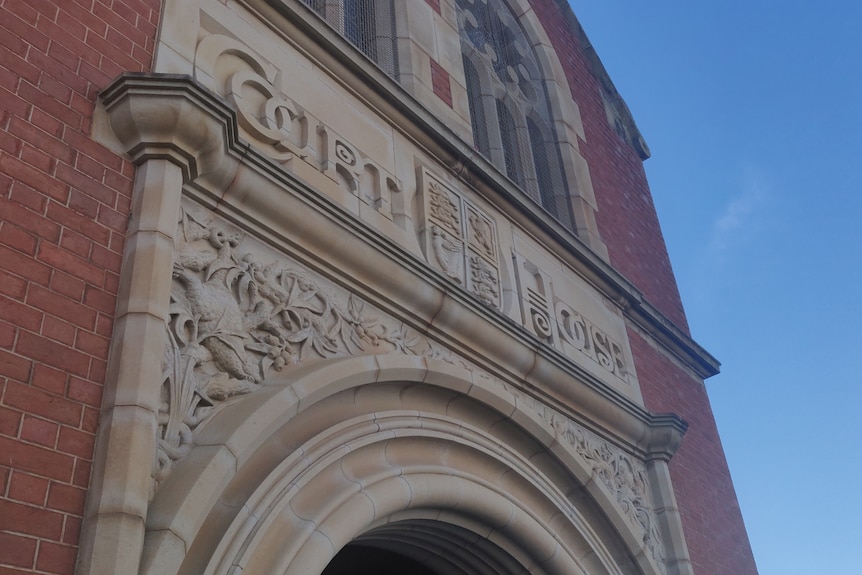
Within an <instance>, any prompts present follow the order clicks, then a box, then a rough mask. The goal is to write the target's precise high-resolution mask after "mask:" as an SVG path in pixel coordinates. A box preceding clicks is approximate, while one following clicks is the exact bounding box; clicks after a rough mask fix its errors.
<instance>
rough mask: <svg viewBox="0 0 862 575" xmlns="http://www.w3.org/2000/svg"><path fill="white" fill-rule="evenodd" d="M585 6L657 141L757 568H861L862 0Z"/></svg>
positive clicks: (688, 296)
mask: <svg viewBox="0 0 862 575" xmlns="http://www.w3.org/2000/svg"><path fill="white" fill-rule="evenodd" d="M571 4H572V6H573V8H574V10H575V14H577V16H578V18H579V20H580V21H581V24H582V25H583V27H584V29H585V30H586V33H587V35H588V36H589V38H590V40H591V41H592V43H593V45H594V46H595V47H596V50H597V52H598V54H599V57H600V58H601V59H602V61H603V63H604V64H605V67H606V68H607V70H608V72H609V74H610V76H611V78H612V79H613V81H614V83H615V85H616V87H617V89H618V90H619V92H620V93H621V94H622V96H623V98H624V99H625V101H626V103H627V104H628V105H629V108H630V109H631V111H632V113H633V115H634V118H635V121H636V122H637V124H638V126H639V128H640V129H641V132H642V133H643V135H644V138H645V139H646V141H647V143H648V144H649V146H650V148H651V150H652V154H653V157H652V158H651V159H649V160H647V162H646V169H647V175H648V177H649V180H650V187H651V188H652V193H653V196H654V198H655V202H656V206H657V208H658V212H659V217H660V219H661V223H662V228H663V231H664V235H665V240H666V241H667V244H668V249H669V251H670V256H671V260H672V262H673V265H674V271H675V272H676V276H677V281H678V282H679V285H680V290H681V292H682V298H683V303H684V304H685V307H686V311H687V313H688V317H689V322H690V324H691V329H692V333H693V335H694V338H695V339H696V340H697V341H698V343H700V344H701V345H704V346H705V347H706V348H707V349H708V350H709V351H710V352H711V353H712V354H713V355H715V356H716V357H718V359H719V360H720V361H721V362H722V364H723V365H722V373H721V374H720V375H718V376H716V377H714V378H711V379H710V380H708V381H707V388H708V390H709V394H710V397H711V400H712V406H713V411H714V412H715V416H716V419H717V421H718V427H719V431H720V433H721V436H722V441H723V444H724V449H725V452H726V454H727V458H728V461H729V463H730V468H731V473H732V474H733V478H734V482H735V485H736V490H737V495H738V497H739V500H740V505H741V507H742V512H743V516H744V518H745V522H746V526H747V529H748V534H749V537H750V540H751V543H752V547H753V549H754V555H755V559H756V560H757V563H758V567H759V570H760V573H761V575H797V574H798V575H812V574H813V575H821V574H829V575H832V574H835V575H845V574H851V575H852V574H856V573H862V567H860V563H859V561H858V553H859V549H860V541H862V513H860V512H862V375H860V371H862V370H860V359H862V335H860V334H862V303H860V296H862V2H860V1H859V0H855V1H845V0H833V1H832V2H816V1H813V0H806V1H800V0H784V1H779V0H748V1H741V0H721V1H709V0H701V1H691V0H687V1H686V0H663V1H661V2H633V1H631V0H625V1H624V0H600V1H595V0H592V1H588V0H571Z"/></svg>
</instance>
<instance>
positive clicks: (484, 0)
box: [456, 0, 572, 228]
mask: <svg viewBox="0 0 862 575" xmlns="http://www.w3.org/2000/svg"><path fill="white" fill-rule="evenodd" d="M456 6H457V9H458V28H459V34H460V37H461V55H462V59H463V62H464V75H465V80H466V86H465V87H466V90H467V99H468V105H469V106H470V121H471V128H472V132H473V141H474V146H475V148H476V150H477V151H478V152H479V153H480V154H482V155H483V156H485V157H486V158H487V159H488V160H489V161H490V162H491V163H492V164H494V165H495V166H496V167H497V168H499V169H500V170H501V171H502V172H503V173H505V174H506V175H507V176H508V177H509V179H510V180H512V181H513V182H514V183H515V184H517V185H518V186H519V187H520V188H521V189H522V190H523V191H524V192H526V193H527V194H528V195H529V196H530V197H531V198H533V200H534V201H536V202H537V203H538V204H539V205H541V206H542V207H543V208H544V209H545V210H546V211H547V212H548V213H549V214H551V215H552V216H553V217H554V218H555V219H557V220H558V221H560V222H561V223H563V224H564V225H566V226H567V227H569V228H571V227H572V222H571V215H570V214H571V210H570V208H569V204H568V197H567V194H566V193H565V189H566V187H565V181H564V177H563V172H562V166H561V160H560V155H559V149H558V146H557V145H556V138H555V137H554V128H553V120H552V116H551V109H550V105H549V100H548V93H547V89H546V86H545V82H544V80H543V79H542V75H541V73H540V68H539V65H538V62H537V60H536V55H535V54H534V53H533V49H532V46H531V43H530V42H529V40H528V39H527V36H526V34H525V33H524V31H523V30H522V28H521V26H520V24H519V22H518V20H517V18H516V17H515V16H514V14H513V13H512V11H511V10H510V9H509V7H508V6H507V5H506V3H505V2H503V1H502V0H456Z"/></svg>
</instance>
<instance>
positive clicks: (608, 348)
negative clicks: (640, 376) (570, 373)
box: [515, 252, 630, 383]
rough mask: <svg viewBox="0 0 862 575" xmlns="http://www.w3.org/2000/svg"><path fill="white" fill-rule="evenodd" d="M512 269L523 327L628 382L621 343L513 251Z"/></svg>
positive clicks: (560, 348)
mask: <svg viewBox="0 0 862 575" xmlns="http://www.w3.org/2000/svg"><path fill="white" fill-rule="evenodd" d="M515 270H516V274H517V280H518V289H519V291H520V293H521V306H522V311H523V315H524V325H525V327H526V328H527V329H529V330H530V331H531V332H533V333H534V334H535V335H536V337H538V338H539V339H541V340H542V341H544V342H545V343H547V344H549V345H552V346H554V347H555V348H557V349H559V350H560V351H562V352H563V353H565V354H566V355H568V356H570V357H573V358H580V357H587V358H589V359H590V360H592V361H593V362H595V363H596V364H598V365H599V366H601V367H602V368H603V369H604V370H605V371H607V372H608V373H611V374H613V375H615V376H616V377H618V378H619V379H621V380H623V381H625V382H627V383H628V382H629V375H630V374H629V369H628V365H627V361H626V353H625V351H624V348H623V346H622V344H621V343H619V342H617V341H615V340H614V339H613V338H612V337H611V336H610V335H608V334H607V333H606V332H605V331H604V330H602V329H601V328H599V327H597V326H596V325H595V324H594V323H593V322H591V321H590V320H588V319H587V318H586V317H585V316H584V315H583V314H582V313H580V312H578V311H576V310H575V308H574V307H572V306H571V305H569V304H568V303H567V302H565V301H563V300H562V299H561V298H560V297H558V295H557V294H556V293H555V292H554V289H553V284H552V282H551V280H550V278H549V277H548V275H547V274H546V273H545V272H544V271H542V270H541V269H540V268H539V267H537V266H536V265H534V264H533V263H532V262H530V261H529V260H528V259H526V258H525V257H524V256H522V255H521V254H519V253H517V252H516V253H515Z"/></svg>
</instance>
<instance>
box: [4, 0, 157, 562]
mask: <svg viewBox="0 0 862 575" xmlns="http://www.w3.org/2000/svg"><path fill="white" fill-rule="evenodd" d="M160 10H161V1H160V0H113V1H108V0H74V1H73V0H53V1H50V0H38V1H27V0H0V574H3V575H6V574H12V573H25V572H26V573H30V572H38V573H72V572H73V569H74V563H75V557H76V552H77V547H76V546H77V542H78V532H79V529H80V525H81V516H82V513H83V510H84V499H85V496H86V487H87V485H88V482H89V475H90V466H91V461H92V457H93V443H94V433H95V431H96V425H97V421H98V409H99V404H100V401H101V396H102V386H103V384H104V378H105V364H106V360H107V355H108V343H109V341H110V336H111V328H112V325H113V314H114V306H115V300H116V293H117V283H118V278H119V272H120V260H121V254H122V250H123V238H124V232H125V227H126V221H127V218H128V214H129V206H130V194H131V189H132V176H133V173H134V169H133V167H132V166H131V165H130V164H128V163H126V162H125V161H123V160H122V159H121V158H119V157H117V156H116V155H114V154H112V153H111V152H109V151H108V150H106V149H104V148H102V147H101V146H99V145H97V144H96V143H94V142H93V141H92V140H91V139H90V137H89V132H90V127H91V120H92V114H93V105H94V101H95V98H96V94H97V93H98V91H99V89H100V88H101V87H103V86H105V85H106V84H107V83H108V82H109V81H110V80H111V79H112V78H114V77H115V76H117V75H118V74H119V73H120V72H122V71H124V70H146V69H149V67H150V66H151V61H152V55H153V47H154V39H155V33H156V27H157V25H158V19H159V15H160Z"/></svg>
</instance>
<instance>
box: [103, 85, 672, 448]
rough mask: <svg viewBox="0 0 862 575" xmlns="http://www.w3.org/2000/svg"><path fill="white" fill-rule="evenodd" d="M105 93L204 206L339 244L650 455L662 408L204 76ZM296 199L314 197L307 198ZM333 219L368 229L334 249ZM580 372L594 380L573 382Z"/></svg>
mask: <svg viewBox="0 0 862 575" xmlns="http://www.w3.org/2000/svg"><path fill="white" fill-rule="evenodd" d="M101 100H102V105H103V106H104V112H105V115H106V116H107V118H108V121H109V124H110V126H111V128H112V130H113V132H114V133H115V134H116V137H117V138H118V139H119V141H120V144H121V146H122V149H124V150H128V154H129V155H130V156H131V157H132V159H133V161H134V162H135V163H137V164H144V163H146V162H147V161H149V160H152V159H167V160H169V161H171V162H173V163H176V164H178V165H180V167H181V170H182V173H183V182H182V185H183V187H184V188H185V189H186V190H187V192H189V193H192V194H194V195H195V196H196V197H197V198H198V200H199V201H200V202H202V203H203V205H204V206H207V207H210V208H211V209H215V211H216V213H218V214H219V215H221V216H222V217H225V218H227V219H228V220H229V221H232V222H242V223H243V226H251V227H252V228H255V229H257V230H259V232H260V233H262V234H263V235H264V236H266V237H269V238H271V239H274V241H276V242H278V243H280V244H282V245H285V246H289V247H290V248H291V249H292V250H295V252H296V253H297V255H298V256H303V255H306V256H309V257H311V261H315V260H317V258H316V257H315V256H314V254H316V253H328V254H329V268H330V270H331V273H337V272H336V271H335V270H341V271H342V272H344V273H343V275H342V276H341V277H342V280H343V281H344V282H346V283H345V285H350V283H351V280H350V278H351V277H359V278H364V277H373V278H375V282H376V285H375V286H374V288H375V292H374V293H372V292H364V293H367V295H368V296H369V297H372V299H373V300H379V301H383V302H389V303H388V305H390V306H392V307H393V309H398V310H400V311H399V313H401V314H405V316H404V317H405V318H406V319H408V320H409V321H410V322H411V323H413V325H416V326H422V329H423V330H427V331H428V333H429V334H433V335H434V339H436V340H438V341H439V342H440V343H442V344H445V345H446V346H447V347H449V348H451V349H454V350H460V351H461V352H462V353H465V354H466V356H465V357H466V359H468V360H470V361H474V362H478V363H479V364H484V366H485V367H486V368H490V369H492V370H494V371H499V372H501V373H507V374H508V376H509V377H514V378H515V379H520V380H521V381H526V382H527V383H528V384H530V385H533V386H535V387H536V388H537V389H541V390H542V391H543V392H544V393H547V394H548V395H549V397H552V398H557V400H556V401H557V403H558V404H559V405H580V406H582V408H583V409H582V412H583V413H591V414H595V415H594V417H593V418H592V423H594V424H596V425H598V426H599V427H602V428H605V429H614V430H615V433H616V435H617V436H618V437H620V438H631V439H630V440H629V441H631V442H632V445H633V446H636V447H634V449H635V450H636V451H639V452H641V453H642V454H643V455H644V456H645V457H648V456H650V455H649V454H650V453H651V449H652V448H650V447H646V443H644V442H645V441H646V442H647V443H648V442H649V440H648V439H647V438H649V437H651V436H652V433H653V432H652V431H650V430H651V429H652V427H653V425H652V421H653V418H654V417H655V415H654V414H651V413H649V412H648V411H646V410H645V409H644V408H643V407H641V406H639V405H637V404H635V403H634V402H632V401H631V400H629V399H627V398H625V397H623V396H622V395H620V394H619V393H618V392H616V391H615V390H613V389H611V388H610V387H609V386H607V385H606V384H604V383H603V382H601V381H599V380H597V379H596V378H595V377H594V376H592V375H591V374H590V373H588V372H586V371H585V370H584V369H583V368H581V367H579V366H578V365H577V364H576V363H574V362H573V361H572V360H570V359H568V358H567V357H566V356H564V355H563V354H562V353H560V352H559V351H557V350H555V349H553V348H551V347H549V346H543V345H539V344H537V342H536V340H535V338H534V336H532V335H530V334H529V333H528V332H527V331H526V330H525V329H523V328H522V327H521V326H518V325H517V324H515V323H514V322H512V321H511V320H509V319H508V318H505V317H503V316H502V315H501V314H499V313H497V312H495V311H494V310H493V309H492V308H490V307H489V306H487V305H485V304H484V303H482V302H481V301H480V300H479V299H477V298H475V297H471V296H469V294H468V293H467V292H466V291H462V290H455V289H453V288H452V285H451V283H450V282H446V281H442V278H441V277H440V276H439V274H438V273H437V272H435V271H433V270H431V269H430V268H429V267H428V265H427V264H426V263H424V262H422V261H420V260H418V259H417V258H416V257H415V256H413V255H412V254H410V253H407V252H405V251H404V250H403V249H402V248H401V247H400V246H399V245H397V244H395V243H394V242H391V241H390V240H389V239H388V238H386V237H384V236H382V235H380V234H379V233H377V232H376V231H374V230H373V229H370V228H368V227H367V226H364V225H363V224H362V223H361V222H359V221H358V220H356V218H355V217H353V216H352V215H351V214H349V213H346V212H345V211H344V210H342V209H341V208H340V207H339V206H337V205H334V204H333V203H332V202H331V201H329V200H328V199H327V198H325V197H324V196H321V195H320V194H318V193H317V192H316V191H315V190H313V189H310V188H308V187H307V186H305V185H304V184H303V183H302V182H301V181H299V180H297V179H296V178H294V177H293V176H291V175H290V174H289V173H287V172H286V171H284V170H283V169H281V168H280V167H279V166H278V165H277V164H274V163H273V162H272V161H271V160H270V159H269V158H266V157H265V156H263V155H262V154H260V153H258V152H256V150H254V149H253V148H250V147H249V145H248V144H246V143H244V142H242V141H241V140H239V138H238V135H237V130H236V116H235V113H234V112H233V110H232V109H231V107H230V106H229V105H228V104H227V103H226V102H225V101H224V100H222V99H220V98H218V97H216V96H214V95H212V94H211V93H209V92H208V91H207V90H206V89H204V88H202V87H200V85H199V84H197V83H196V82H195V81H194V80H193V79H191V78H189V77H186V76H176V75H160V74H155V75H145V74H125V75H123V76H121V77H120V78H119V79H118V80H116V81H115V82H114V83H113V84H111V85H110V86H109V87H108V88H106V90H105V91H104V92H103V95H102V97H101ZM283 190H290V194H289V195H285V192H284V191H283ZM176 193H179V190H177V192H176ZM288 197H289V198H290V199H289V200H288V199H287V198H288ZM294 202H299V203H300V204H302V205H303V206H308V207H311V208H313V209H312V210H308V209H299V207H298V205H296V204H294ZM133 217H134V216H133ZM172 217H173V216H172ZM173 221H175V220H173ZM333 223H334V224H335V225H337V226H338V227H339V228H340V229H342V230H344V231H345V232H347V233H349V234H354V233H355V234H356V235H357V236H358V238H359V237H361V238H364V240H362V241H351V242H340V243H339V248H340V249H339V250H338V251H336V252H333V251H332V250H331V249H330V246H331V238H330V237H329V236H328V235H327V234H326V231H325V230H327V229H330V228H331V226H332V225H333ZM172 225H173V224H172ZM358 238H357V239H358ZM381 270H389V272H391V273H381ZM357 287H359V286H357ZM372 303H373V302H372ZM474 318H475V319H474ZM165 319H167V318H165ZM572 378H575V379H577V380H578V381H580V382H582V383H584V384H585V385H572V384H571V382H572ZM609 407H610V410H609V409H608V408H609Z"/></svg>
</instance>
